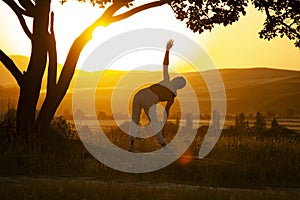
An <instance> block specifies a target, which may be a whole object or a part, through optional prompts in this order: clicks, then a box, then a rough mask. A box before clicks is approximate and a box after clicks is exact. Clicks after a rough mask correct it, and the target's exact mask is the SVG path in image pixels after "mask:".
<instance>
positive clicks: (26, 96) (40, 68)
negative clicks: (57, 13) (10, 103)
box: [17, 0, 50, 146]
mask: <svg viewBox="0 0 300 200" xmlns="http://www.w3.org/2000/svg"><path fill="white" fill-rule="evenodd" d="M49 12H50V0H46V1H43V0H39V1H36V16H35V18H34V20H33V30H32V40H31V44H32V50H31V56H30V61H29V64H28V68H27V71H26V72H25V73H24V78H23V82H22V85H21V86H20V96H19V101H18V108H17V134H18V135H19V136H20V137H21V139H22V141H23V142H24V143H25V144H26V145H29V146H32V145H33V144H34V143H35V142H36V139H37V135H36V133H35V132H34V131H33V127H34V122H35V114H36V106H37V102H38V99H39V95H40V89H41V83H42V78H43V75H44V71H45V68H46V62H47V49H48V48H47V46H48V35H49V34H48V26H49Z"/></svg>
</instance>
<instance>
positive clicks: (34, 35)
mask: <svg viewBox="0 0 300 200" xmlns="http://www.w3.org/2000/svg"><path fill="white" fill-rule="evenodd" d="M3 1H4V2H5V3H6V4H7V5H8V7H9V8H10V9H12V10H13V11H14V13H15V15H16V17H17V18H18V19H19V21H20V25H21V26H22V28H23V30H24V33H25V34H26V35H27V36H28V39H29V40H30V41H31V46H32V50H31V56H30V62H29V64H28V68H27V70H26V71H24V72H21V71H20V70H19V69H18V67H17V66H16V65H15V63H14V62H13V61H12V60H11V59H10V58H9V57H8V55H6V54H5V53H4V52H3V51H2V50H0V60H1V62H2V63H3V64H4V66H5V67H6V68H7V69H8V70H9V71H10V72H11V74H12V75H13V76H14V78H15V79H16V81H17V83H18V85H19V88H20V95H19V101H18V107H17V134H18V136H19V137H23V138H24V139H25V140H26V141H30V140H31V138H30V137H36V136H35V135H33V134H31V133H34V134H37V133H41V130H43V129H44V128H47V127H48V126H49V124H50V121H51V119H52V118H53V116H54V114H55V111H56V109H57V107H58V106H59V104H60V102H61V101H62V99H63V97H64V96H65V94H66V91H67V89H68V87H69V85H70V82H71V79H72V77H73V74H74V71H75V67H76V64H77V61H78V58H79V56H80V52H81V51H82V49H83V48H84V46H85V45H86V44H87V43H88V41H89V40H90V39H91V37H92V33H93V31H94V29H95V28H97V27H99V26H108V25H109V24H111V23H114V22H117V21H121V20H123V19H126V18H128V17H130V16H132V15H134V14H136V13H138V12H141V11H143V10H146V9H150V8H154V7H158V6H162V5H164V4H168V5H169V6H171V8H172V9H173V11H174V13H175V16H176V18H177V19H179V20H181V21H184V22H185V23H186V25H187V27H188V28H189V29H191V30H192V31H194V32H198V33H202V32H203V31H204V30H211V29H212V28H213V27H214V26H215V25H216V24H223V25H224V26H226V25H228V24H232V23H233V22H235V21H237V20H238V19H239V17H240V16H241V15H245V14H246V11H245V8H246V7H247V6H248V5H249V4H250V3H253V4H254V5H255V6H256V7H257V8H258V9H259V10H261V11H262V12H265V14H266V21H265V24H264V29H263V30H262V31H261V32H260V36H261V37H262V38H265V39H271V38H273V37H275V36H278V35H279V36H284V35H286V36H287V37H288V38H289V39H291V40H294V41H295V45H296V46H297V47H299V46H300V44H299V31H300V30H299V29H300V28H299V27H300V25H299V21H300V20H299V8H300V5H299V0H251V1H249V0H156V1H150V2H146V3H144V4H142V5H139V6H134V3H135V1H136V2H137V1H138V0H135V1H134V0H89V1H90V3H91V4H92V5H94V6H95V5H96V6H99V8H103V9H105V10H104V12H103V13H102V14H101V16H99V18H98V19H95V21H94V22H93V23H92V24H91V25H90V26H88V27H86V28H85V29H84V30H83V32H82V33H81V34H80V35H79V36H78V37H77V38H76V39H75V41H74V42H73V44H72V45H71V47H70V50H69V53H68V56H67V58H66V60H65V63H64V65H63V69H62V72H61V74H60V76H59V77H58V79H57V53H56V41H55V34H54V28H53V27H54V25H53V24H54V14H53V12H51V11H50V4H51V0H18V3H17V2H15V1H14V0H3ZM79 1H81V0H79ZM62 2H64V1H62ZM124 7H125V8H126V9H127V10H126V11H125V12H123V13H121V14H116V13H119V12H118V11H120V9H121V8H124ZM25 16H26V17H29V18H31V19H32V21H33V26H32V27H31V28H29V27H28V26H27V24H26V23H25V19H24V17H25ZM83 28H84V27H83ZM12 39H13V36H12ZM103 56H104V55H103ZM47 61H48V63H49V67H48V77H47V94H46V98H45V100H44V102H43V104H42V107H41V110H40V112H39V114H38V116H37V118H36V117H35V113H36V106H37V101H38V98H39V95H40V89H41V82H42V77H43V75H44V73H45V69H46V64H47ZM33 130H35V131H33Z"/></svg>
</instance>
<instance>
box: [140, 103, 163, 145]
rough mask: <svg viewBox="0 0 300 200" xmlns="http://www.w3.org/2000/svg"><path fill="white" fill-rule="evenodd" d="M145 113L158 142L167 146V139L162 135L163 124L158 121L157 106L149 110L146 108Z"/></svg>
mask: <svg viewBox="0 0 300 200" xmlns="http://www.w3.org/2000/svg"><path fill="white" fill-rule="evenodd" d="M145 112H146V114H147V116H148V118H149V121H150V123H151V126H152V129H153V131H154V133H155V134H156V139H157V142H158V143H159V144H160V145H162V146H165V145H166V142H165V139H164V137H163V135H162V127H161V124H160V122H159V120H158V117H157V112H156V104H154V105H152V106H150V107H148V108H145Z"/></svg>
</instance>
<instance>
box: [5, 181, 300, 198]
mask: <svg viewBox="0 0 300 200" xmlns="http://www.w3.org/2000/svg"><path fill="white" fill-rule="evenodd" d="M114 191H117V192H114ZM1 193H2V194H1ZM73 193H74V196H72V195H73ZM153 194H154V195H156V196H155V197H154V199H182V198H185V197H186V196H188V199H247V200H248V199H256V200H257V199H295V200H298V199H300V188H260V189H257V188H255V189H252V188H230V187H210V186H198V185H187V184H180V183H171V182H148V181H133V180H115V179H114V180H101V179H97V178H90V177H42V176H36V177H35V176H33V177H32V176H8V177H0V199H8V198H9V199H15V198H19V197H20V196H22V199H40V198H43V199H44V198H45V199H69V198H72V199H94V198H96V199H98V198H100V197H105V199H120V197H121V198H122V199H123V197H124V196H126V197H128V196H129V197H130V199H140V196H141V195H143V197H145V198H143V199H153V196H152V195H153ZM1 195H2V198H1ZM53 195H54V196H53ZM70 195H71V196H70ZM91 195H92V196H91ZM95 195H96V196H95ZM110 195H111V196H110ZM180 195H181V196H180ZM199 197H201V198H199ZM100 199H101V198H100ZM126 199H127V198H126Z"/></svg>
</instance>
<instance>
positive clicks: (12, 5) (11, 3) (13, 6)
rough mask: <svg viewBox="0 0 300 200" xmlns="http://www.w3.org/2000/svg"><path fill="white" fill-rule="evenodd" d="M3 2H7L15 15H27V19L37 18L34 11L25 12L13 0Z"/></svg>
mask: <svg viewBox="0 0 300 200" xmlns="http://www.w3.org/2000/svg"><path fill="white" fill-rule="evenodd" d="M3 2H5V3H6V4H7V5H8V6H9V7H10V8H11V9H12V10H13V11H14V12H15V13H19V14H20V15H25V16H27V17H34V16H35V13H34V10H33V9H29V10H24V9H22V8H20V7H19V6H18V4H16V2H15V1H13V0H3ZM19 2H20V1H19ZM20 3H21V2H20ZM21 5H22V4H21ZM32 5H33V4H32ZM22 6H23V5H22Z"/></svg>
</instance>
